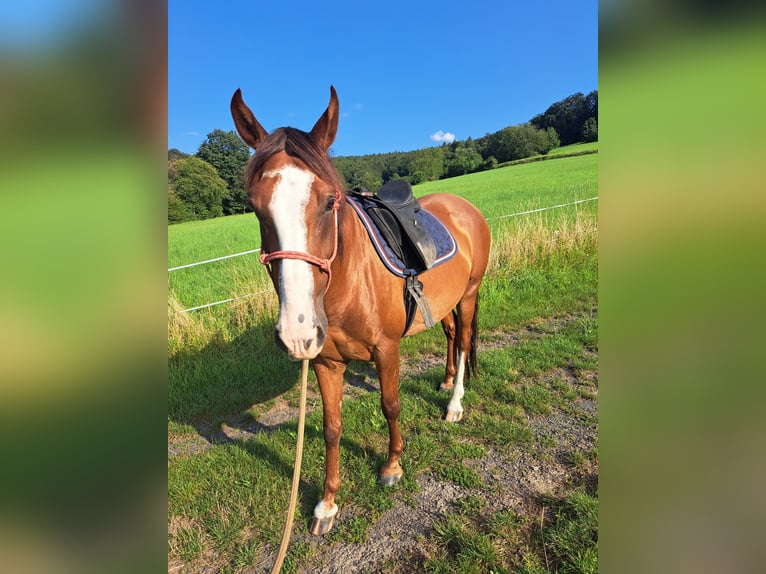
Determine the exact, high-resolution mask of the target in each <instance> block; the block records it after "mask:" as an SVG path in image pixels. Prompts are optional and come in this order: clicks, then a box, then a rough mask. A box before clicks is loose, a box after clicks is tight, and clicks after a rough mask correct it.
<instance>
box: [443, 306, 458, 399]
mask: <svg viewBox="0 0 766 574" xmlns="http://www.w3.org/2000/svg"><path fill="white" fill-rule="evenodd" d="M456 318H457V312H455V311H452V312H451V313H449V314H448V315H447V316H446V317H444V319H442V329H443V330H444V335H445V336H446V337H447V367H446V368H445V372H444V382H442V384H441V387H439V390H440V391H446V390H449V389H451V388H452V385H453V382H454V380H455V374H456V372H457V370H456V368H455V359H456V353H455V336H456V333H457V331H456V328H455V321H456Z"/></svg>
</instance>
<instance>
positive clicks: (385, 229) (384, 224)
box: [352, 179, 436, 272]
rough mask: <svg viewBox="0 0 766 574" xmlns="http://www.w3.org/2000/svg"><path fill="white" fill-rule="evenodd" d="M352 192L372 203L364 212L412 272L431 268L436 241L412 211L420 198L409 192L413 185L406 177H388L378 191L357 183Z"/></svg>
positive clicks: (416, 210)
mask: <svg viewBox="0 0 766 574" xmlns="http://www.w3.org/2000/svg"><path fill="white" fill-rule="evenodd" d="M352 193H353V194H356V195H360V196H362V197H364V198H365V199H367V200H368V201H371V202H373V203H374V205H373V206H371V207H367V208H366V212H367V215H369V216H370V218H371V219H373V220H374V222H375V224H376V225H377V226H378V230H379V231H380V233H381V235H383V238H384V239H385V240H386V241H387V242H388V245H389V246H390V247H391V249H392V250H393V251H394V252H395V253H396V255H397V257H399V259H401V260H402V261H403V262H404V263H405V264H406V265H407V267H409V268H411V269H412V270H413V272H422V271H426V270H427V269H430V268H431V266H432V265H433V264H434V261H435V260H436V245H435V244H434V241H433V239H432V238H431V236H430V235H429V234H428V233H427V232H426V230H425V229H423V226H422V225H421V224H420V223H419V222H418V220H417V218H416V217H415V214H416V213H417V212H418V211H420V202H419V201H418V200H417V198H416V197H415V196H414V195H413V194H412V187H411V186H410V183H409V182H408V181H407V180H405V179H395V180H393V181H389V182H388V183H386V184H385V185H383V187H381V188H380V190H379V191H378V193H377V194H372V193H369V192H368V191H367V190H365V189H364V188H359V187H356V188H354V189H353V190H352Z"/></svg>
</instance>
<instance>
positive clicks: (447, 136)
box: [429, 130, 455, 143]
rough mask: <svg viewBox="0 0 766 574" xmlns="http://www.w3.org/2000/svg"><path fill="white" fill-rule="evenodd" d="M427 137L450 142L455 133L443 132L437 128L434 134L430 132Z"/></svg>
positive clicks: (452, 140)
mask: <svg viewBox="0 0 766 574" xmlns="http://www.w3.org/2000/svg"><path fill="white" fill-rule="evenodd" d="M429 137H430V138H431V141H435V142H445V143H452V142H454V141H455V134H453V133H450V132H444V131H442V130H439V131H438V132H436V133H435V134H431V135H430V136H429Z"/></svg>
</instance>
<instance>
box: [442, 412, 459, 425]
mask: <svg viewBox="0 0 766 574" xmlns="http://www.w3.org/2000/svg"><path fill="white" fill-rule="evenodd" d="M444 420H446V421H447V422H448V423H458V422H460V421H461V420H463V411H462V410H459V411H447V416H445V417H444Z"/></svg>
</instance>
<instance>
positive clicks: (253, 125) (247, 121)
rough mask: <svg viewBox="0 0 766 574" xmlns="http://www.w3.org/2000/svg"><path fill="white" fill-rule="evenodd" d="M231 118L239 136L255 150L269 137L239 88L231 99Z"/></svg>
mask: <svg viewBox="0 0 766 574" xmlns="http://www.w3.org/2000/svg"><path fill="white" fill-rule="evenodd" d="M231 117H232V118H234V125H235V126H236V128H237V131H238V132H239V136H240V137H241V138H242V139H243V140H244V141H245V143H246V144H247V145H249V146H250V147H251V148H253V149H255V148H257V147H258V144H259V143H261V142H262V141H263V140H264V139H265V138H266V136H267V135H269V133H268V132H267V131H266V130H265V129H263V126H262V125H261V124H259V123H258V120H256V119H255V116H254V115H253V112H251V111H250V108H248V107H247V104H246V103H245V102H244V101H243V100H242V90H240V89H239V88H237V91H236V92H234V95H233V96H232V97H231Z"/></svg>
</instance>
